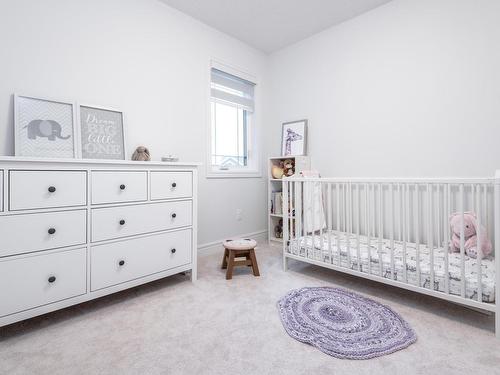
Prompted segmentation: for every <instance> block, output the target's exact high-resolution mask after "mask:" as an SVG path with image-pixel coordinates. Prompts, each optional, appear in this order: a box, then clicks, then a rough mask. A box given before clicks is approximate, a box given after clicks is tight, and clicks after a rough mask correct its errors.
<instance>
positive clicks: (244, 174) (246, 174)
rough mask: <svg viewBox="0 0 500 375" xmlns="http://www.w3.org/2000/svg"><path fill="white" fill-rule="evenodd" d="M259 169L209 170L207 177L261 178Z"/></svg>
mask: <svg viewBox="0 0 500 375" xmlns="http://www.w3.org/2000/svg"><path fill="white" fill-rule="evenodd" d="M261 177H262V173H261V172H260V171H230V170H229V171H209V172H207V178H261Z"/></svg>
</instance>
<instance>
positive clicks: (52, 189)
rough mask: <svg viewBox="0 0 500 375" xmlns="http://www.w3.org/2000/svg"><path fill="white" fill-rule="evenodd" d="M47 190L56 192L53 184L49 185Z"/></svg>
mask: <svg viewBox="0 0 500 375" xmlns="http://www.w3.org/2000/svg"><path fill="white" fill-rule="evenodd" d="M48 190H49V193H55V192H56V187H55V186H49V188H48Z"/></svg>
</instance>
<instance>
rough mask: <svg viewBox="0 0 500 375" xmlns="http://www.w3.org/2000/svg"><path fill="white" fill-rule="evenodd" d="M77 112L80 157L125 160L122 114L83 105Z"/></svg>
mask: <svg viewBox="0 0 500 375" xmlns="http://www.w3.org/2000/svg"><path fill="white" fill-rule="evenodd" d="M78 111H79V113H78V118H79V125H80V144H81V157H82V158H84V159H108V160H111V159H114V160H125V134H124V129H123V113H122V112H121V111H117V110H114V109H109V108H102V107H96V106H89V105H83V104H80V105H79V106H78Z"/></svg>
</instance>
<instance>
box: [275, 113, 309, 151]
mask: <svg viewBox="0 0 500 375" xmlns="http://www.w3.org/2000/svg"><path fill="white" fill-rule="evenodd" d="M281 155H282V156H305V155H307V120H297V121H289V122H284V123H283V124H282V126H281Z"/></svg>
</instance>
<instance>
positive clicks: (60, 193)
mask: <svg viewBox="0 0 500 375" xmlns="http://www.w3.org/2000/svg"><path fill="white" fill-rule="evenodd" d="M9 182H10V184H9V185H10V189H9V196H10V207H9V208H10V210H13V211H16V210H30V209H37V208H52V207H54V208H55V207H69V206H84V205H86V204H87V172H85V171H10V172H9Z"/></svg>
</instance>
